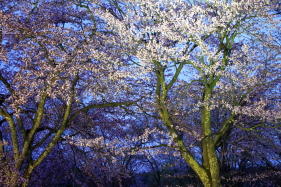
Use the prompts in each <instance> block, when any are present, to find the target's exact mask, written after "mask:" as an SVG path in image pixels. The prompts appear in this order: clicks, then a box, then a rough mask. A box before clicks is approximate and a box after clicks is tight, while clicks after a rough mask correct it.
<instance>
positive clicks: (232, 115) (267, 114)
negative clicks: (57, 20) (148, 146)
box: [102, 0, 280, 186]
mask: <svg viewBox="0 0 281 187" xmlns="http://www.w3.org/2000/svg"><path fill="white" fill-rule="evenodd" d="M271 5H272V4H271V3H270V2H269V1H220V0H210V1H205V2H200V1H198V2H197V1H192V2H189V1H188V2H187V1H181V0H178V1H165V0H161V1H160V0H159V1H158V0H155V1H153V0H147V1H137V0H136V1H126V3H124V5H123V6H125V7H127V9H126V11H125V12H126V13H124V14H122V17H116V16H113V15H112V14H110V11H105V12H103V13H102V14H103V16H104V19H105V20H106V21H107V23H108V27H109V28H111V29H112V31H114V32H116V33H117V36H116V40H117V41H120V42H119V43H120V45H121V46H122V47H123V50H124V51H126V52H127V53H128V52H129V53H130V54H131V55H132V56H135V57H136V58H137V60H136V61H135V62H136V63H138V64H139V65H140V66H145V67H146V68H147V69H149V70H150V71H151V74H153V75H152V77H151V81H154V82H155V87H154V89H155V95H154V96H155V107H156V108H157V110H158V113H159V117H160V118H161V120H162V122H163V125H164V126H165V127H166V129H167V130H168V133H169V136H170V138H171V139H172V142H173V143H172V144H173V145H174V146H175V147H176V149H177V150H178V151H179V152H180V154H181V156H182V158H183V159H184V160H185V161H186V162H187V163H188V164H189V166H190V167H191V168H192V169H193V170H194V171H195V172H196V174H197V175H198V177H199V178H200V180H201V182H202V183H203V185H204V186H220V185H221V182H220V180H221V179H220V167H219V161H218V157H217V152H216V150H217V148H218V147H219V144H220V142H221V141H223V139H224V137H225V136H226V135H227V133H228V132H229V130H230V129H232V127H234V126H236V125H237V124H238V123H239V118H240V117H241V116H244V118H245V117H249V118H250V117H256V118H258V119H259V120H260V121H262V122H269V123H277V122H278V120H280V103H279V104H274V101H273V100H270V99H269V97H270V94H265V95H263V96H262V97H259V99H252V95H253V94H254V93H258V92H259V91H260V90H262V89H266V90H267V91H268V93H273V92H274V90H276V89H278V88H280V87H279V86H280V85H279V84H280V71H279V70H280V69H279V67H280V64H279V61H278V60H277V59H278V58H277V57H278V55H279V54H280V42H278V41H279V40H278V39H277V38H274V35H275V34H274V32H276V31H277V30H278V28H280V24H279V23H278V20H277V19H278V18H274V16H272V14H271V10H272V7H271ZM269 25H270V27H272V28H271V29H268V28H269ZM263 27H264V28H263ZM270 30H271V31H272V32H270ZM249 38H250V39H249ZM253 38H255V39H253ZM249 42H254V43H255V44H252V43H251V44H252V45H249V44H250V43H249ZM253 45H257V46H259V47H261V46H262V47H263V48H267V49H268V50H272V51H273V53H275V54H274V55H273V56H271V57H272V58H273V59H271V60H270V59H268V58H264V53H260V54H259V52H261V51H260V49H261V48H259V49H258V50H257V47H255V46H253ZM252 46H253V47H252ZM251 47H252V48H251ZM262 52H265V51H264V50H262ZM272 60H273V61H272ZM269 64H270V65H269ZM269 66H270V67H269ZM148 76H149V75H148ZM175 88H178V90H177V92H176V96H174V95H173V94H172V93H173V92H174V91H173V90H174V89H175ZM277 95H280V93H279V92H278V93H277ZM270 105H272V106H274V107H268V106H270ZM219 109H223V111H224V115H223V117H222V118H220V121H213V119H214V116H213V112H214V111H215V110H219ZM182 113H183V114H184V116H182V115H181V114H182ZM179 116H182V120H181V118H179ZM190 116H193V118H191V117H190ZM188 118H189V119H192V120H186V119H188ZM196 121H198V122H196ZM240 122H241V121H240ZM186 123H191V124H186ZM187 135H189V138H188V136H187ZM190 137H191V138H190ZM193 141H195V142H197V145H196V143H195V145H194V144H193V143H191V142H193ZM198 148H199V149H198ZM198 154H199V155H200V156H201V158H200V159H198V157H197V156H195V155H198Z"/></svg>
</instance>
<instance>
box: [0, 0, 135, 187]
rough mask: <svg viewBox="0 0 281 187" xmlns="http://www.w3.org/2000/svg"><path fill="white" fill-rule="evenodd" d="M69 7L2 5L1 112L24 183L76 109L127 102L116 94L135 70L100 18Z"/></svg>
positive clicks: (70, 4) (56, 3)
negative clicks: (119, 49) (122, 54)
mask: <svg viewBox="0 0 281 187" xmlns="http://www.w3.org/2000/svg"><path fill="white" fill-rule="evenodd" d="M74 5H75V4H74V3H73V2H71V1H69V2H66V1H46V2H45V1H35V2H34V3H33V2H30V1H10V2H1V12H0V16H1V39H2V40H1V50H0V51H1V55H0V57H1V74H0V80H1V84H2V85H1V108H0V116H1V120H4V124H8V127H6V126H5V128H8V129H9V131H10V134H9V135H7V136H6V137H5V139H6V140H7V142H8V144H9V145H11V146H12V149H13V161H14V165H15V170H16V171H17V172H18V173H19V174H20V175H22V176H23V177H24V178H25V180H24V183H23V186H27V185H28V181H29V179H30V177H31V174H32V172H33V171H34V169H35V168H36V167H37V166H38V165H40V164H41V163H42V161H43V160H44V159H45V158H46V157H47V156H48V155H49V154H50V153H51V151H52V150H53V148H54V147H55V146H56V144H57V143H58V142H59V141H60V139H61V136H62V135H63V134H64V132H65V130H66V129H67V128H68V127H69V126H71V125H72V124H73V121H74V120H75V119H76V118H77V116H79V114H80V113H83V112H87V111H88V110H90V109H92V108H103V107H117V106H129V105H132V104H133V102H132V101H131V100H130V99H129V98H128V97H127V98H125V97H123V96H126V94H127V93H129V90H130V89H131V88H130V85H129V84H126V81H127V80H128V79H133V77H135V75H134V74H138V72H137V71H132V68H131V69H130V68H127V65H126V61H125V60H124V58H125V57H122V56H120V55H118V48H116V47H115V46H114V45H113V44H112V42H113V41H111V40H110V37H108V35H109V33H107V31H106V30H105V29H103V26H102V22H101V20H99V19H98V18H97V17H95V16H94V15H88V14H87V12H86V11H85V10H84V9H80V8H79V7H78V6H76V7H75V6H74ZM130 72H131V73H130ZM3 128H4V127H3ZM8 139H9V141H8ZM1 148H3V145H2V142H1ZM4 148H5V145H4ZM1 150H3V149H1ZM5 152H6V151H5ZM2 154H3V155H5V153H2V152H1V157H2ZM6 157H8V155H6ZM16 181H17V180H16ZM14 185H16V184H14Z"/></svg>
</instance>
